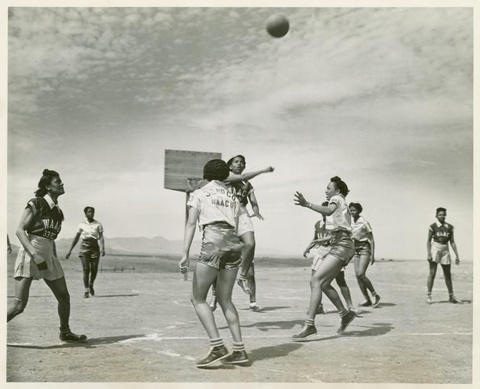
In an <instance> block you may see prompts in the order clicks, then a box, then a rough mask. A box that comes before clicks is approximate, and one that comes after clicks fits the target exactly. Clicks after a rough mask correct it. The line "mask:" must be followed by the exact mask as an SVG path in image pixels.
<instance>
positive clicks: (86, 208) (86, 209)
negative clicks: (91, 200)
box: [83, 205, 95, 213]
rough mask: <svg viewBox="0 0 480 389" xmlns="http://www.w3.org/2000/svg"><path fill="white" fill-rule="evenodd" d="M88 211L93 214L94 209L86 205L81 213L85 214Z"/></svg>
mask: <svg viewBox="0 0 480 389" xmlns="http://www.w3.org/2000/svg"><path fill="white" fill-rule="evenodd" d="M89 209H91V210H92V211H93V212H95V208H93V207H91V206H89V205H87V206H86V207H85V208H83V213H87V211H88V210H89Z"/></svg>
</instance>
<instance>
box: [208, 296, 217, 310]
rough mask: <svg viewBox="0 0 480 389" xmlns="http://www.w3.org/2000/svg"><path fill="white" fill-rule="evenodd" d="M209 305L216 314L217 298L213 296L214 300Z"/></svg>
mask: <svg viewBox="0 0 480 389" xmlns="http://www.w3.org/2000/svg"><path fill="white" fill-rule="evenodd" d="M209 305H210V309H211V310H212V312H215V310H216V309H217V296H212V300H210V304H209Z"/></svg>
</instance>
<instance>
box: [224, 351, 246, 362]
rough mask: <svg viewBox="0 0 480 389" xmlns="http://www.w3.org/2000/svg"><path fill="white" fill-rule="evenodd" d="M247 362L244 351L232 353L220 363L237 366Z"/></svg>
mask: <svg viewBox="0 0 480 389" xmlns="http://www.w3.org/2000/svg"><path fill="white" fill-rule="evenodd" d="M247 362H248V356H247V352H246V351H245V350H242V351H233V352H232V353H231V354H230V355H228V356H227V357H226V358H225V359H222V363H231V364H235V365H239V364H241V363H247Z"/></svg>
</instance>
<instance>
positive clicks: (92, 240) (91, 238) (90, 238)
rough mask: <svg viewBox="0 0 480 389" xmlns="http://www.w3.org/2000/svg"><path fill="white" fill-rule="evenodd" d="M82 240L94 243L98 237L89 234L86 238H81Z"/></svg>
mask: <svg viewBox="0 0 480 389" xmlns="http://www.w3.org/2000/svg"><path fill="white" fill-rule="evenodd" d="M83 241H84V242H88V243H94V242H95V243H96V242H98V239H97V238H93V237H91V236H89V237H88V238H83Z"/></svg>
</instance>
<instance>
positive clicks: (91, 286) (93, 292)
mask: <svg viewBox="0 0 480 389" xmlns="http://www.w3.org/2000/svg"><path fill="white" fill-rule="evenodd" d="M88 289H89V290H90V294H91V295H92V296H95V290H94V289H93V284H90V286H89V287H88Z"/></svg>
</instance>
